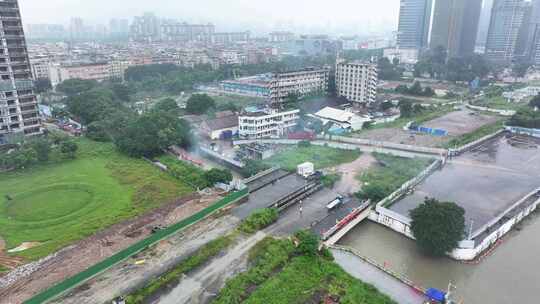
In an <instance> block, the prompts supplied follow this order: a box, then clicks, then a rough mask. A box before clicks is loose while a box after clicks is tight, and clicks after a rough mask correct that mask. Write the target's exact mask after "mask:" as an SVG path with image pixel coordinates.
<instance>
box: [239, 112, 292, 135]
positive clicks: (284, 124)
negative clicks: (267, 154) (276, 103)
mask: <svg viewBox="0 0 540 304" xmlns="http://www.w3.org/2000/svg"><path fill="white" fill-rule="evenodd" d="M299 114H300V110H291V111H284V112H279V111H278V110H275V109H265V110H262V111H257V112H246V113H243V114H241V115H240V116H239V117H238V129H239V130H238V133H239V136H240V138H248V139H257V138H278V137H281V136H283V135H284V134H286V133H287V131H289V130H290V129H292V128H294V127H295V126H296V124H297V122H298V118H299V117H300V116H299Z"/></svg>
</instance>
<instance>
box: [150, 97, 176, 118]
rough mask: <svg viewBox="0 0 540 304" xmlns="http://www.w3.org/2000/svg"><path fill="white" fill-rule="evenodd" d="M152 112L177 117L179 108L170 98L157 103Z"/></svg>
mask: <svg viewBox="0 0 540 304" xmlns="http://www.w3.org/2000/svg"><path fill="white" fill-rule="evenodd" d="M153 110H154V111H164V112H170V113H173V114H175V115H178V114H179V112H180V107H178V104H177V103H176V101H175V100H174V99H172V98H165V99H162V100H160V101H158V102H157V103H156V104H155V105H154V108H153Z"/></svg>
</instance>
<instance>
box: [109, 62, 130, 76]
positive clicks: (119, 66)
mask: <svg viewBox="0 0 540 304" xmlns="http://www.w3.org/2000/svg"><path fill="white" fill-rule="evenodd" d="M131 65H132V64H131V62H130V61H129V60H112V61H111V62H109V78H111V79H117V80H122V81H123V80H124V76H125V74H126V70H127V69H128V68H129V67H130V66H131Z"/></svg>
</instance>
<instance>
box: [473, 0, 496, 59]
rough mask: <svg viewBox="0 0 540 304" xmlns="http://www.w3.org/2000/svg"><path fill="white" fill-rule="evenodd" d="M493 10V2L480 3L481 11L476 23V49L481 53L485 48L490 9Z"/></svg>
mask: <svg viewBox="0 0 540 304" xmlns="http://www.w3.org/2000/svg"><path fill="white" fill-rule="evenodd" d="M492 8H493V0H484V1H483V3H482V11H481V13H480V21H479V23H478V34H477V35H476V47H477V49H479V50H481V51H482V53H483V52H484V51H485V48H486V41H487V36H488V31H489V22H490V20H491V9H492Z"/></svg>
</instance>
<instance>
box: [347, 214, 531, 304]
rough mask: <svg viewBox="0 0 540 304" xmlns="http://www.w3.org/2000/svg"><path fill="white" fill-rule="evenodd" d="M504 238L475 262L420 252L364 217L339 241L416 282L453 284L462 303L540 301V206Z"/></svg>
mask: <svg viewBox="0 0 540 304" xmlns="http://www.w3.org/2000/svg"><path fill="white" fill-rule="evenodd" d="M519 227H520V228H521V230H520V231H517V230H514V231H512V232H510V233H509V234H507V236H506V237H505V238H503V243H502V244H501V245H500V246H499V247H497V248H496V249H495V251H494V252H493V253H492V254H491V255H490V256H488V257H487V258H485V259H484V260H483V261H482V262H481V263H479V264H477V265H468V264H463V263H460V262H457V261H454V260H451V259H449V258H430V257H426V256H424V255H422V254H421V253H420V252H419V251H418V249H417V247H416V244H415V243H414V241H412V240H410V239H408V238H406V237H404V236H402V235H401V234H398V233H396V232H394V231H392V230H390V229H388V228H386V227H384V226H382V225H379V224H376V223H373V222H370V221H365V222H363V223H361V224H359V225H358V226H357V227H355V228H354V229H353V230H351V231H350V232H349V233H348V234H347V235H346V236H345V237H344V238H343V239H341V240H340V242H339V244H340V245H344V246H348V247H352V248H354V249H355V250H356V251H357V252H359V253H360V254H362V255H363V256H365V257H369V258H371V259H372V260H374V261H376V262H378V263H379V264H380V265H386V267H388V268H391V269H392V270H394V271H396V272H398V273H402V274H404V275H405V276H406V277H408V278H409V279H411V280H412V281H413V282H415V283H416V284H417V285H419V286H422V287H425V288H429V287H435V288H439V289H442V290H446V289H447V287H448V283H449V281H451V282H452V284H454V285H455V286H456V287H457V289H456V290H455V291H454V296H455V297H454V298H455V299H457V300H461V301H463V302H462V303H464V304H488V303H489V304H514V303H520V304H537V303H540V237H539V236H540V212H536V213H533V214H532V215H531V216H530V217H529V218H527V219H525V220H524V221H523V222H522V223H521V224H520V225H519Z"/></svg>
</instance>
